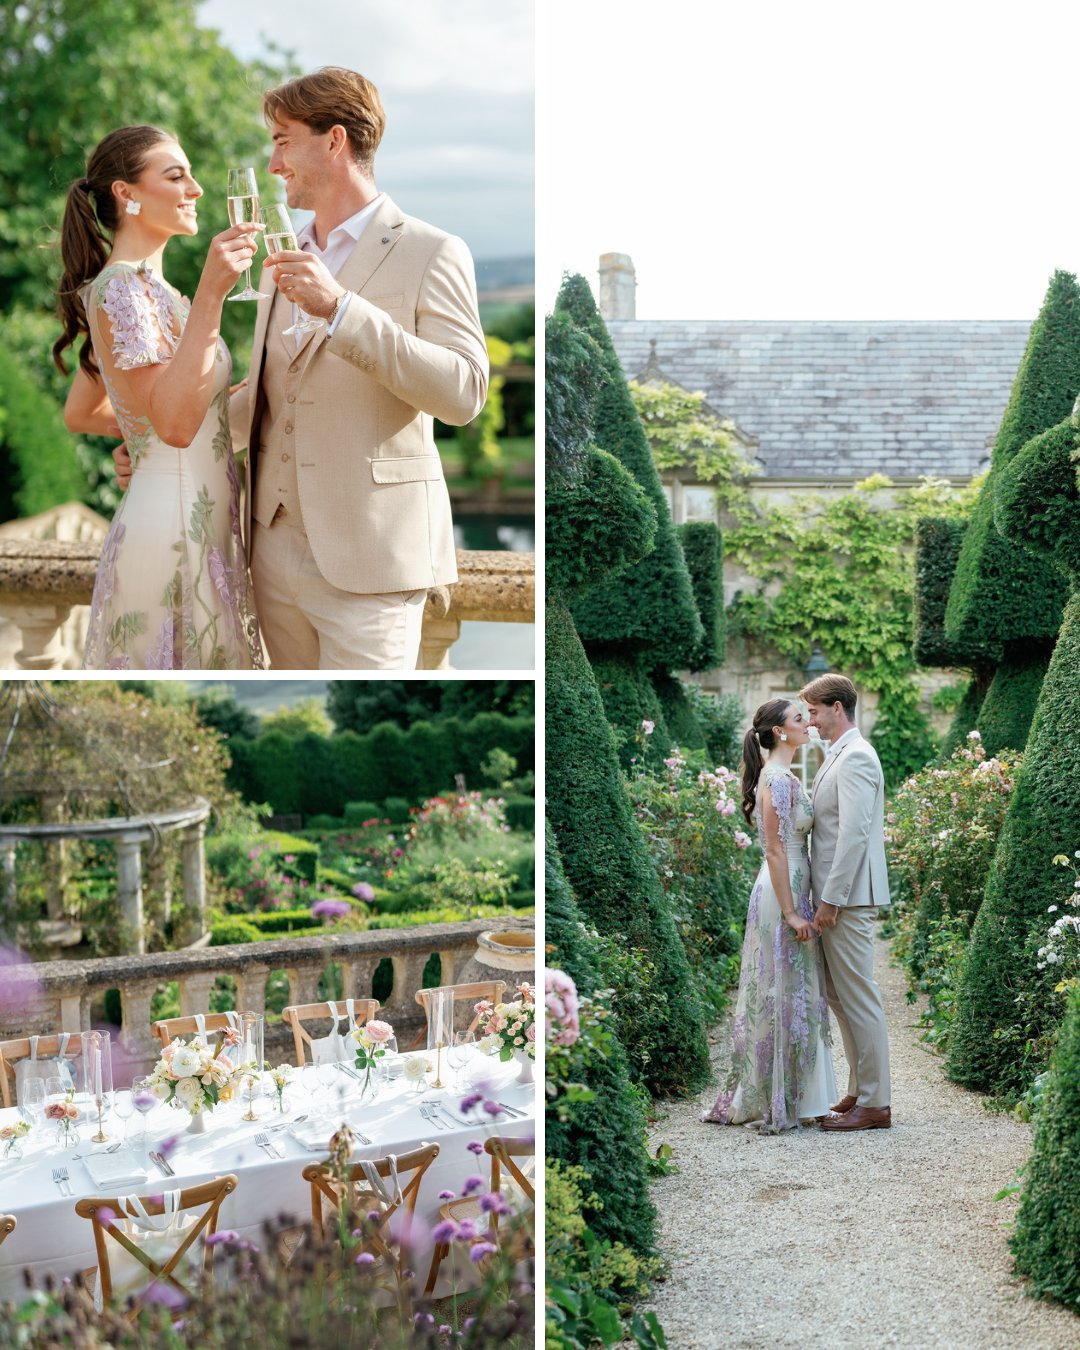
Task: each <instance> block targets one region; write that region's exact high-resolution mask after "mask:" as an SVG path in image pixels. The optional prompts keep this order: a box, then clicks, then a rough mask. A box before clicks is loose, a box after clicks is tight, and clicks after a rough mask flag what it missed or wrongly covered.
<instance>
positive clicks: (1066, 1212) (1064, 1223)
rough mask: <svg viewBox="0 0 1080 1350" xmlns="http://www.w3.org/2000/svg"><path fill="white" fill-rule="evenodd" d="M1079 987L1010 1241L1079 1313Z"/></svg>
mask: <svg viewBox="0 0 1080 1350" xmlns="http://www.w3.org/2000/svg"><path fill="white" fill-rule="evenodd" d="M1077 1197H1080V988H1078V989H1074V990H1073V993H1072V997H1071V999H1070V1000H1069V1007H1068V1011H1067V1012H1066V1014H1065V1021H1064V1024H1063V1025H1062V1028H1061V1034H1060V1036H1059V1039H1058V1043H1057V1047H1056V1049H1055V1051H1054V1057H1053V1062H1052V1065H1051V1069H1050V1077H1049V1082H1048V1084H1047V1087H1046V1091H1045V1094H1044V1096H1043V1099H1042V1103H1041V1105H1040V1107H1039V1114H1038V1118H1037V1120H1036V1125H1035V1146H1034V1150H1033V1152H1032V1155H1031V1160H1030V1162H1029V1163H1028V1164H1027V1168H1026V1172H1025V1183H1024V1191H1023V1195H1022V1196H1021V1199H1020V1208H1019V1211H1018V1212H1017V1215H1016V1224H1015V1227H1014V1228H1013V1232H1012V1236H1011V1238H1010V1246H1011V1247H1012V1250H1013V1254H1014V1256H1015V1258H1016V1268H1017V1270H1018V1271H1020V1273H1021V1274H1022V1275H1027V1276H1029V1277H1030V1279H1031V1282H1032V1284H1033V1285H1034V1287H1035V1288H1036V1289H1037V1290H1038V1292H1039V1293H1040V1294H1045V1295H1047V1296H1049V1297H1050V1298H1056V1299H1057V1300H1058V1301H1059V1302H1060V1303H1064V1304H1065V1305H1066V1307H1069V1308H1071V1309H1072V1310H1073V1312H1075V1313H1080V1203H1077Z"/></svg>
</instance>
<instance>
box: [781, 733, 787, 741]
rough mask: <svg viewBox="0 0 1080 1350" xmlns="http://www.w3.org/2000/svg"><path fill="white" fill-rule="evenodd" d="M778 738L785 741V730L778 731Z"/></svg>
mask: <svg viewBox="0 0 1080 1350" xmlns="http://www.w3.org/2000/svg"><path fill="white" fill-rule="evenodd" d="M780 739H781V740H782V741H786V740H787V732H786V731H782V732H781V733H780Z"/></svg>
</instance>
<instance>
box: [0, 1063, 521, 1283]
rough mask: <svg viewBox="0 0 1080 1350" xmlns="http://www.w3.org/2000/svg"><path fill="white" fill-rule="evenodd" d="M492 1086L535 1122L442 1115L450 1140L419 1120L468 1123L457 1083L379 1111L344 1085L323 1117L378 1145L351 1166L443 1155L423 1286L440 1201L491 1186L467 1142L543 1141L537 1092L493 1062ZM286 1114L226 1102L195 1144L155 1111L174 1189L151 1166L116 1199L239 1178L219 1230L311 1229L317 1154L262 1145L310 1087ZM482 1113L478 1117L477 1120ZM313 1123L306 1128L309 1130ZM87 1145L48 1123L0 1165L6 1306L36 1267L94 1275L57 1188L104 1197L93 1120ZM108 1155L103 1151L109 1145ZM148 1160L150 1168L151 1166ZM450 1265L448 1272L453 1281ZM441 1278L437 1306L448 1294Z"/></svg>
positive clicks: (1, 1122) (150, 1137)
mask: <svg viewBox="0 0 1080 1350" xmlns="http://www.w3.org/2000/svg"><path fill="white" fill-rule="evenodd" d="M483 1069H484V1071H485V1072H486V1073H488V1075H489V1082H488V1089H489V1096H491V1097H492V1098H493V1099H495V1100H498V1101H502V1102H506V1103H507V1104H508V1105H510V1106H512V1107H516V1108H518V1109H519V1110H522V1111H526V1112H527V1113H528V1118H526V1119H521V1118H520V1117H513V1118H512V1117H511V1116H510V1115H509V1114H501V1115H499V1116H498V1117H495V1118H492V1117H485V1119H484V1120H477V1121H476V1123H475V1124H470V1125H466V1124H459V1123H457V1122H451V1121H449V1120H448V1119H447V1117H446V1116H445V1114H443V1113H441V1112H440V1116H441V1117H442V1119H443V1122H444V1124H446V1125H450V1126H451V1128H449V1129H441V1128H439V1127H438V1126H435V1125H432V1124H429V1123H428V1122H427V1121H426V1120H424V1118H423V1117H422V1116H421V1114H420V1103H421V1102H422V1101H430V1100H441V1101H442V1102H444V1103H445V1105H446V1106H447V1108H448V1109H449V1111H451V1112H452V1113H453V1114H454V1115H455V1116H460V1114H461V1113H460V1109H459V1108H460V1105H461V1101H462V1098H463V1097H464V1096H465V1095H466V1094H467V1093H468V1092H470V1091H472V1090H473V1089H472V1087H470V1085H469V1083H468V1081H467V1079H466V1077H465V1076H464V1075H459V1076H457V1077H455V1078H448V1077H447V1072H446V1070H445V1069H444V1079H443V1081H444V1082H448V1083H449V1082H452V1083H453V1086H452V1087H447V1088H444V1089H443V1090H442V1091H436V1090H435V1089H433V1088H431V1087H430V1086H428V1087H426V1088H425V1089H424V1090H423V1091H422V1092H417V1091H416V1089H415V1088H413V1087H412V1086H411V1085H409V1084H408V1083H406V1081H405V1080H404V1078H397V1079H395V1080H394V1081H393V1082H390V1083H384V1084H383V1085H382V1086H381V1088H380V1091H379V1094H378V1096H377V1098H376V1099H375V1100H374V1101H370V1100H368V1101H366V1102H362V1101H361V1100H360V1099H359V1084H358V1083H357V1082H355V1080H353V1079H351V1078H349V1077H347V1076H345V1075H342V1076H341V1080H340V1087H335V1091H334V1093H333V1097H334V1103H333V1105H332V1108H331V1106H329V1105H328V1106H327V1107H324V1108H322V1109H323V1110H324V1111H326V1112H327V1113H328V1114H327V1115H326V1123H327V1138H329V1135H330V1133H332V1131H333V1130H334V1129H335V1128H336V1126H337V1125H338V1124H340V1123H341V1121H342V1120H343V1119H344V1120H346V1121H348V1123H349V1124H350V1125H352V1126H355V1127H356V1128H358V1129H359V1130H360V1131H362V1132H363V1133H364V1134H365V1135H367V1136H368V1138H370V1139H371V1141H372V1142H371V1143H370V1144H360V1143H359V1142H357V1143H356V1144H355V1145H354V1152H353V1157H354V1160H355V1159H359V1158H377V1157H381V1156H383V1155H384V1154H387V1153H395V1154H398V1155H401V1154H404V1153H408V1152H409V1151H410V1150H411V1149H414V1148H417V1147H419V1146H420V1145H421V1144H422V1143H427V1142H432V1143H437V1144H438V1145H439V1149H440V1152H439V1156H438V1157H437V1158H436V1159H435V1161H434V1162H433V1163H432V1165H431V1166H430V1167H429V1168H428V1170H427V1173H426V1174H425V1176H424V1180H423V1183H422V1186H421V1189H420V1194H419V1196H418V1199H417V1205H416V1215H417V1219H418V1220H423V1221H424V1222H418V1223H417V1224H416V1225H415V1233H414V1242H413V1247H412V1251H411V1260H412V1265H413V1268H414V1269H415V1270H416V1273H417V1278H418V1279H419V1281H420V1283H421V1287H422V1285H423V1281H424V1280H425V1279H426V1277H427V1270H428V1263H429V1262H430V1259H431V1251H432V1244H431V1241H430V1238H429V1237H428V1231H429V1229H430V1227H431V1225H433V1224H434V1223H435V1222H436V1221H437V1219H438V1212H439V1207H440V1205H441V1204H442V1203H443V1202H442V1201H441V1200H440V1199H439V1192H440V1191H443V1190H450V1191H454V1192H459V1191H460V1190H461V1187H462V1185H463V1183H464V1180H465V1178H466V1177H468V1176H473V1175H481V1176H484V1177H486V1176H487V1175H488V1172H489V1168H490V1159H489V1158H488V1156H487V1155H486V1154H481V1155H480V1156H479V1157H477V1156H476V1155H475V1154H474V1153H472V1152H471V1151H470V1150H469V1149H468V1148H467V1147H466V1146H467V1144H468V1143H469V1141H470V1140H478V1141H480V1142H481V1143H482V1142H483V1140H484V1139H485V1138H487V1137H488V1136H490V1135H494V1134H499V1135H504V1136H513V1137H516V1138H521V1137H527V1138H534V1137H535V1125H536V1121H535V1112H536V1088H535V1086H533V1085H530V1084H522V1083H519V1082H518V1081H517V1074H518V1070H517V1066H516V1065H515V1064H514V1063H512V1062H511V1063H509V1064H501V1063H500V1062H499V1061H498V1060H489V1061H487V1062H486V1064H485V1065H484V1066H483ZM467 1073H468V1075H469V1076H470V1077H473V1078H475V1077H476V1076H477V1069H476V1064H475V1062H474V1064H473V1065H471V1066H469V1067H468V1069H467ZM286 1104H287V1107H288V1110H287V1111H286V1114H285V1115H284V1116H281V1115H279V1114H278V1112H277V1105H276V1098H275V1099H271V1098H267V1097H262V1098H258V1099H257V1100H256V1106H255V1109H256V1111H257V1112H258V1113H259V1115H260V1117H261V1118H260V1120H259V1121H258V1122H250V1121H245V1120H241V1119H240V1115H241V1114H242V1112H243V1111H245V1110H246V1109H247V1107H246V1104H242V1103H239V1102H230V1103H225V1104H222V1105H221V1106H219V1107H218V1108H217V1109H216V1110H215V1111H213V1112H212V1113H210V1114H209V1116H208V1118H207V1130H206V1133H205V1134H190V1133H187V1123H188V1120H189V1117H188V1116H187V1114H186V1112H180V1111H177V1110H175V1109H173V1108H172V1107H167V1106H164V1105H162V1106H160V1107H157V1108H155V1110H153V1111H152V1112H151V1113H150V1114H149V1115H148V1116H147V1117H146V1125H147V1141H146V1148H147V1151H149V1150H150V1149H154V1150H156V1149H158V1148H159V1147H160V1145H161V1143H162V1142H163V1141H165V1140H169V1139H172V1138H176V1139H177V1142H176V1145H175V1148H173V1149H172V1151H171V1152H170V1153H169V1163H170V1165H171V1166H172V1168H173V1169H174V1171H175V1172H176V1176H175V1178H172V1177H166V1176H164V1175H162V1173H161V1172H160V1171H159V1170H158V1169H157V1167H156V1166H154V1165H153V1164H152V1163H149V1162H147V1166H148V1171H149V1178H148V1180H147V1182H146V1183H145V1184H144V1185H139V1186H128V1187H122V1188H119V1189H121V1190H123V1192H124V1193H125V1194H137V1195H160V1194H161V1192H162V1191H164V1190H172V1189H176V1188H177V1187H180V1188H183V1187H187V1186H192V1185H197V1184H198V1183H199V1182H202V1181H208V1180H210V1179H211V1178H212V1177H215V1176H221V1175H224V1174H225V1173H229V1172H232V1173H235V1175H236V1177H237V1179H238V1182H239V1184H238V1186H237V1189H236V1191H234V1192H233V1194H232V1195H230V1196H227V1197H226V1199H225V1202H224V1203H223V1205H222V1208H221V1211H220V1217H219V1220H218V1227H219V1229H236V1230H237V1231H238V1232H239V1233H240V1234H241V1235H242V1236H243V1237H245V1238H247V1239H248V1240H249V1241H253V1242H256V1243H258V1244H259V1245H260V1246H262V1245H263V1243H264V1241H265V1239H264V1235H263V1232H262V1225H263V1224H264V1222H266V1221H267V1220H271V1221H275V1220H276V1219H277V1218H278V1216H279V1215H281V1214H288V1215H291V1216H292V1217H294V1218H295V1219H296V1221H297V1222H306V1221H307V1220H308V1219H309V1218H310V1214H311V1199H310V1187H309V1185H308V1183H307V1182H306V1181H304V1180H303V1177H302V1175H301V1173H302V1171H303V1169H304V1167H306V1166H307V1165H308V1163H311V1162H318V1161H319V1159H320V1156H321V1155H319V1154H317V1153H313V1152H310V1151H308V1150H307V1149H305V1148H304V1147H303V1146H302V1145H301V1144H300V1143H299V1142H297V1140H295V1139H294V1138H293V1137H292V1136H291V1135H290V1134H289V1131H288V1130H287V1129H283V1130H278V1131H274V1132H272V1133H271V1134H270V1138H271V1140H272V1141H273V1142H274V1144H275V1145H276V1147H277V1150H278V1151H279V1152H280V1153H282V1154H283V1155H284V1156H283V1157H282V1158H280V1159H274V1158H271V1157H269V1156H268V1154H267V1152H266V1151H265V1150H264V1149H261V1148H259V1147H258V1146H257V1145H256V1144H255V1142H254V1137H255V1135H256V1134H258V1133H260V1132H261V1131H266V1130H267V1129H268V1127H270V1126H272V1125H275V1124H278V1123H280V1122H281V1121H282V1120H290V1119H292V1118H293V1117H294V1116H296V1115H299V1114H300V1113H301V1112H305V1111H307V1112H311V1111H312V1105H311V1102H310V1099H309V1098H308V1096H307V1093H306V1091H305V1088H304V1085H303V1083H302V1081H301V1080H300V1079H299V1077H298V1078H297V1080H296V1081H295V1082H294V1083H293V1084H292V1085H290V1087H289V1088H288V1089H287V1097H286ZM477 1114H482V1112H480V1113H478V1112H476V1111H474V1112H473V1113H472V1115H473V1116H476V1115H477ZM19 1118H20V1117H19V1115H18V1112H17V1111H16V1110H15V1109H14V1108H11V1109H8V1110H0V1127H3V1126H5V1125H10V1124H13V1123H14V1122H15V1121H16V1120H18V1119H19ZM310 1123H311V1119H310V1118H309V1120H308V1121H307V1122H305V1124H306V1125H307V1124H310ZM140 1124H141V1121H140V1118H139V1117H138V1116H136V1117H135V1118H134V1119H132V1120H131V1121H129V1122H128V1137H129V1139H131V1140H134V1138H135V1137H136V1136H137V1134H138V1131H139V1127H140ZM121 1131H122V1124H121V1123H120V1122H118V1121H116V1120H115V1118H113V1119H107V1120H106V1133H109V1134H111V1135H112V1136H113V1138H114V1139H116V1138H119V1136H120V1133H121ZM80 1132H81V1136H82V1138H81V1142H80V1144H79V1146H78V1147H77V1148H74V1149H61V1148H58V1147H57V1145H56V1143H55V1126H54V1124H53V1123H52V1122H51V1121H46V1122H45V1124H44V1126H43V1127H42V1128H41V1129H35V1130H34V1131H32V1132H31V1134H30V1135H29V1136H27V1137H26V1139H24V1140H23V1141H22V1142H23V1157H22V1159H21V1160H19V1161H11V1160H4V1159H3V1158H0V1213H7V1214H14V1215H15V1217H16V1218H17V1220H18V1227H17V1228H16V1229H15V1231H14V1233H12V1234H11V1236H10V1237H9V1238H8V1239H7V1240H6V1241H5V1242H4V1243H3V1245H2V1246H0V1299H14V1300H15V1301H16V1302H18V1301H20V1300H21V1299H22V1298H23V1297H24V1296H25V1284H24V1281H23V1274H22V1272H23V1271H24V1270H25V1269H27V1268H29V1269H30V1270H31V1271H32V1273H33V1275H34V1277H35V1281H36V1283H37V1284H38V1285H39V1286H40V1283H41V1280H42V1278H43V1276H44V1275H45V1274H46V1272H52V1273H53V1274H55V1275H56V1276H58V1277H63V1276H73V1275H75V1274H76V1273H77V1272H79V1271H81V1270H84V1269H86V1268H87V1267H89V1266H93V1265H95V1264H96V1260H97V1258H96V1256H95V1254H94V1243H93V1234H92V1231H91V1225H90V1223H89V1221H88V1220H86V1219H81V1218H79V1216H78V1215H77V1214H76V1213H75V1209H74V1200H73V1199H72V1198H71V1197H70V1196H64V1195H61V1193H60V1190H59V1188H58V1187H57V1186H56V1185H55V1184H54V1182H53V1180H52V1169H53V1168H54V1167H57V1166H59V1165H66V1166H67V1169H68V1173H69V1176H70V1180H71V1187H72V1189H73V1191H74V1193H75V1196H74V1199H80V1198H82V1197H83V1196H87V1195H98V1194H107V1193H108V1192H103V1191H102V1190H101V1188H98V1187H95V1186H94V1184H93V1182H92V1180H91V1178H90V1174H89V1173H88V1172H87V1170H86V1167H85V1165H84V1163H83V1162H81V1161H75V1160H74V1159H73V1158H72V1154H73V1153H87V1152H90V1151H91V1150H92V1149H94V1148H95V1147H98V1146H95V1145H93V1144H91V1143H90V1142H89V1138H90V1135H91V1134H93V1133H96V1125H94V1126H93V1127H92V1128H91V1127H90V1122H88V1121H87V1120H85V1119H84V1120H82V1121H80ZM101 1147H104V1146H101ZM144 1160H145V1157H144ZM448 1265H449V1263H448V1262H444V1271H446V1270H447V1267H448ZM444 1288H445V1282H444V1280H443V1279H442V1278H440V1282H439V1285H438V1286H437V1287H436V1295H439V1294H441V1293H442V1292H443V1291H444Z"/></svg>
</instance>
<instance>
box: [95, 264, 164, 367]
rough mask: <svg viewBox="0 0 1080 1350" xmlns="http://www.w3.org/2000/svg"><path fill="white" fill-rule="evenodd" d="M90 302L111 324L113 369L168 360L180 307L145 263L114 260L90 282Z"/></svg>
mask: <svg viewBox="0 0 1080 1350" xmlns="http://www.w3.org/2000/svg"><path fill="white" fill-rule="evenodd" d="M93 296H94V304H95V305H96V306H97V308H98V309H99V310H101V311H102V313H103V315H104V317H105V318H106V319H108V321H109V324H110V325H111V327H112V349H111V350H112V358H113V365H114V366H115V368H116V369H117V370H136V369H138V368H139V367H140V366H156V365H160V364H161V363H162V362H164V361H168V360H170V358H171V357H172V355H173V353H174V352H175V351H176V347H177V343H178V342H179V340H180V336H179V331H174V327H175V328H176V329H177V330H178V329H179V326H180V324H181V321H182V316H181V311H180V307H179V305H178V303H177V301H176V298H175V296H174V295H173V293H172V292H171V291H170V290H169V289H168V288H167V287H166V286H165V285H164V284H163V283H162V282H161V280H160V279H159V278H158V277H156V276H155V275H154V273H153V272H152V271H151V270H150V269H149V268H147V267H132V266H130V265H129V264H127V263H114V264H113V265H112V266H110V267H106V268H105V270H104V271H103V272H102V273H101V274H100V275H99V276H98V277H97V279H96V280H95V281H94V283H93Z"/></svg>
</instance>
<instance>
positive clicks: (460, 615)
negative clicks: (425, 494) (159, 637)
mask: <svg viewBox="0 0 1080 1350" xmlns="http://www.w3.org/2000/svg"><path fill="white" fill-rule="evenodd" d="M68 509H69V508H66V507H63V508H58V513H57V514H59V513H60V512H63V511H66V510H68ZM103 523H104V522H103ZM19 524H22V522H18V521H15V522H11V524H9V525H5V526H3V527H0V531H2V532H0V627H3V628H6V630H7V634H8V636H7V638H6V639H5V638H4V636H3V634H2V633H0V664H8V665H12V664H13V665H15V666H17V667H18V668H20V669H22V670H74V669H77V668H78V667H79V664H80V661H81V655H82V646H81V644H82V636H80V635H85V630H86V615H87V612H88V609H87V607H88V606H89V604H90V597H91V595H92V593H93V589H94V573H95V570H96V568H97V560H98V556H99V555H100V553H101V543H100V541H98V540H93V539H90V540H87V539H57V538H45V539H42V538H16V537H13V536H12V535H11V534H10V533H9V532H8V531H10V529H11V525H19ZM457 561H458V573H459V576H460V580H459V581H458V582H457V584H456V585H454V586H450V587H446V586H440V587H434V588H432V590H431V591H430V592H429V594H428V602H427V608H426V609H425V611H424V626H423V634H422V638H421V654H420V669H422V670H449V669H451V666H450V662H449V653H450V648H451V647H452V646H453V644H454V643H455V642H456V641H457V639H458V638H459V637H460V635H461V625H462V623H463V622H465V621H466V620H469V621H479V622H481V623H533V622H534V620H535V609H536V555H535V554H534V553H508V552H500V551H496V550H468V549H459V550H458V553H457ZM4 621H6V623H5V622H4ZM16 634H17V635H18V636H17V637H16V636H15V635H16ZM8 649H10V651H9V650H8ZM5 654H7V655H9V658H10V659H8V660H6V661H5V660H3V657H4V656H5Z"/></svg>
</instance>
